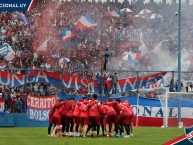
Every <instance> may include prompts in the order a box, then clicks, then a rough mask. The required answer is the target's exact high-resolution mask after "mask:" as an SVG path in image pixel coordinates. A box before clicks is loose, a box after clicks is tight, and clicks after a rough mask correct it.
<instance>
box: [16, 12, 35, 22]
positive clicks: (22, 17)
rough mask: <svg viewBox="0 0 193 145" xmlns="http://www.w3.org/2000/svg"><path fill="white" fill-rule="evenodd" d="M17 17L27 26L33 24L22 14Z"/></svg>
mask: <svg viewBox="0 0 193 145" xmlns="http://www.w3.org/2000/svg"><path fill="white" fill-rule="evenodd" d="M17 17H18V19H19V20H20V21H22V22H24V23H25V24H30V23H32V20H31V19H30V18H28V17H27V16H25V15H24V14H22V13H19V14H17Z"/></svg>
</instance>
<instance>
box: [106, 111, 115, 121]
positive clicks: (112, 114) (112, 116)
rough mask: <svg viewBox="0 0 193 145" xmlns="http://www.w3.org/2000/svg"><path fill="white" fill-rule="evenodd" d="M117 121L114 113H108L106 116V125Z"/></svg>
mask: <svg viewBox="0 0 193 145" xmlns="http://www.w3.org/2000/svg"><path fill="white" fill-rule="evenodd" d="M116 120H117V114H116V113H115V112H110V113H108V114H107V122H106V123H107V124H110V123H112V122H114V123H115V122H116Z"/></svg>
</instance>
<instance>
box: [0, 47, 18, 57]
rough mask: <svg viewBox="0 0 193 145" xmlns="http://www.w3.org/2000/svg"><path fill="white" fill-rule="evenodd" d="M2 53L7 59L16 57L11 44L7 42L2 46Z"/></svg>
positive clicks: (0, 49)
mask: <svg viewBox="0 0 193 145" xmlns="http://www.w3.org/2000/svg"><path fill="white" fill-rule="evenodd" d="M0 54H1V55H2V56H3V57H4V58H5V59H6V60H12V59H13V58H14V57H15V52H14V51H13V49H12V48H11V46H10V45H9V44H7V43H4V44H3V45H1V46H0Z"/></svg>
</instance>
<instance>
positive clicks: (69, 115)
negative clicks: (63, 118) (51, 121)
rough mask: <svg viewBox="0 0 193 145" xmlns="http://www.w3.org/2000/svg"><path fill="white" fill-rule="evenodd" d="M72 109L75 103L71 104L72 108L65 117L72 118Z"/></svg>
mask: <svg viewBox="0 0 193 145" xmlns="http://www.w3.org/2000/svg"><path fill="white" fill-rule="evenodd" d="M74 108H75V103H73V104H72V108H71V109H70V111H68V113H67V117H69V118H72V116H73V112H74Z"/></svg>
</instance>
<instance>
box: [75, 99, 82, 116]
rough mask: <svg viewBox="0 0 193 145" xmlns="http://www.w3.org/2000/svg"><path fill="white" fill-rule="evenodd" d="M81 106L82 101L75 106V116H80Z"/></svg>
mask: <svg viewBox="0 0 193 145" xmlns="http://www.w3.org/2000/svg"><path fill="white" fill-rule="evenodd" d="M80 105H81V101H77V102H76V103H75V106H74V111H73V116H80V112H81V111H80Z"/></svg>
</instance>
